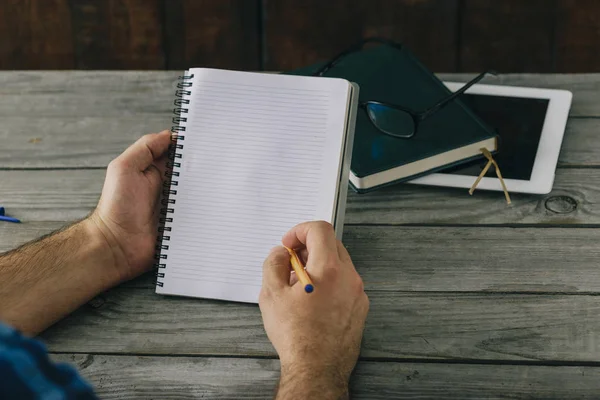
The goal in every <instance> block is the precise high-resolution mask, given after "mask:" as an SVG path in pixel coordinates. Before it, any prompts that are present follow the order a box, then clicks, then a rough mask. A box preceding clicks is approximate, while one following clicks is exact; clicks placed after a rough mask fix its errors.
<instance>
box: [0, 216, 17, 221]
mask: <svg viewBox="0 0 600 400" xmlns="http://www.w3.org/2000/svg"><path fill="white" fill-rule="evenodd" d="M0 221H6V222H16V223H19V222H21V221H19V220H18V219H16V218H13V217H7V216H4V215H0Z"/></svg>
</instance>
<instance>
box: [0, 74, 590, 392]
mask: <svg viewBox="0 0 600 400" xmlns="http://www.w3.org/2000/svg"><path fill="white" fill-rule="evenodd" d="M178 75H179V73H177V72H136V71H128V72H98V71H87V72H83V71H60V72H49V71H42V72H30V71H28V72H20V71H14V72H0V118H1V120H2V124H1V125H0V143H2V145H1V148H2V151H0V204H2V205H3V206H5V207H6V208H7V210H9V211H10V214H11V215H12V216H15V217H18V218H21V219H22V220H23V221H24V223H23V224H20V225H16V224H6V223H5V224H0V251H6V250H9V249H11V248H13V247H15V246H17V245H19V244H21V243H24V242H26V241H28V240H31V239H34V238H36V237H38V236H40V235H42V234H45V233H48V232H51V231H52V230H54V229H57V228H59V227H61V226H63V225H65V224H67V223H69V222H71V221H74V220H77V219H79V218H82V217H84V216H85V215H86V214H87V213H89V212H90V211H91V210H92V208H93V207H94V206H95V204H96V202H97V200H98V198H99V194H100V190H101V187H102V183H103V179H104V174H105V169H106V166H107V164H108V163H109V161H110V160H111V159H112V158H114V157H116V156H117V155H118V154H119V153H120V152H121V151H123V150H124V149H125V148H126V147H127V146H128V145H129V144H130V143H132V142H133V141H134V140H135V139H136V138H138V137H139V136H141V135H142V134H144V133H147V132H156V131H159V130H162V129H165V128H168V127H169V126H170V118H171V111H172V108H173V106H172V101H173V95H174V90H175V84H176V78H177V76H178ZM470 76H471V75H460V74H444V75H442V78H444V79H447V80H455V81H465V80H467V79H468V78H469V77H470ZM495 83H497V84H505V85H524V86H535V87H548V88H561V89H568V90H571V91H572V92H573V95H574V98H573V107H572V110H571V115H570V118H569V122H568V125H567V132H566V136H565V140H564V144H563V148H562V151H561V154H560V159H559V166H558V169H557V171H556V181H555V185H554V190H553V191H552V193H550V194H548V195H544V196H537V195H523V194H513V196H512V197H513V204H512V206H507V205H506V203H505V201H504V197H503V195H502V194H501V193H497V192H495V193H485V192H480V191H478V192H476V193H475V195H474V196H473V197H470V196H468V194H467V192H466V190H455V189H441V188H429V187H418V186H413V185H397V186H394V187H389V188H385V189H382V190H380V191H376V192H374V193H369V194H366V195H357V194H354V193H350V195H349V199H348V211H347V217H346V226H345V234H344V243H345V244H346V246H347V247H348V250H349V252H350V254H351V255H352V257H353V259H354V260H355V264H356V267H357V269H358V271H359V273H360V274H361V275H362V276H363V278H364V281H365V287H366V290H367V292H368V294H369V297H370V299H371V311H370V314H369V317H368V319H367V325H366V329H365V335H364V340H363V344H362V350H361V359H360V361H359V363H358V366H357V368H356V371H355V373H354V375H353V379H352V382H351V390H352V393H353V396H354V398H368V399H391V398H402V399H416V398H419V399H438V398H446V399H471V398H486V399H492V398H493V399H495V398H498V399H500V398H502V399H506V398H527V399H533V398H539V399H563V398H578V399H584V398H586V399H587V398H589V399H592V398H600V296H599V294H600V269H599V268H598V267H599V261H600V244H599V243H600V230H599V228H600V74H583V75H536V74H519V75H501V76H499V77H498V78H497V81H496V82H495ZM65 295H68V294H67V293H66V294H65ZM41 339H42V340H44V341H45V342H46V343H47V345H48V348H49V350H50V352H51V353H52V357H53V358H54V359H56V360H61V361H67V362H71V363H73V364H75V365H76V366H77V367H78V368H79V370H80V371H81V373H82V374H83V375H84V376H85V377H86V378H88V379H89V380H90V381H92V382H93V384H94V385H95V387H96V388H97V392H98V394H99V395H100V396H101V397H102V398H105V399H149V398H157V399H158V398H160V399H191V398H200V397H202V398H228V399H230V398H244V399H250V398H251V399H259V398H270V397H271V396H272V394H273V388H274V386H275V384H276V381H277V377H278V360H277V357H276V353H275V351H274V349H273V347H272V346H271V344H270V343H269V341H268V340H267V337H266V335H265V333H264V331H263V328H262V322H261V319H260V313H259V310H258V307H257V306H255V305H248V304H236V303H226V302H218V301H210V300H199V299H186V298H173V297H164V296H158V295H156V294H155V293H154V288H153V279H152V277H151V276H150V275H146V276H142V277H140V278H138V279H136V280H134V281H131V282H128V283H126V284H124V285H122V286H120V287H118V288H115V289H113V290H111V291H109V292H107V293H105V294H103V295H102V296H100V297H99V298H97V299H96V300H95V301H94V302H92V303H91V304H88V305H86V306H84V307H82V308H81V309H80V310H78V311H76V312H75V313H74V314H73V315H71V316H69V317H68V318H66V319H65V320H63V321H61V322H59V323H57V324H56V325H55V326H53V327H51V328H50V329H48V330H47V331H46V332H45V333H43V334H42V335H41Z"/></svg>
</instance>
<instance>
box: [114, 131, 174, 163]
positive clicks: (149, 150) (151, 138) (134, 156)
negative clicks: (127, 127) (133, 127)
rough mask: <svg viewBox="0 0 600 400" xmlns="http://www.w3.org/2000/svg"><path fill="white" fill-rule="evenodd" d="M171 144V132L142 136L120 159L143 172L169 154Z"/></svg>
mask: <svg viewBox="0 0 600 400" xmlns="http://www.w3.org/2000/svg"><path fill="white" fill-rule="evenodd" d="M170 143H171V135H170V134H169V131H162V132H160V133H150V134H148V135H144V136H142V137H141V138H140V139H138V141H137V142H135V143H134V144H132V145H131V146H129V148H128V149H127V150H125V151H124V152H123V154H121V155H120V156H119V158H122V159H123V161H125V162H126V163H127V165H131V166H133V167H134V168H135V169H136V170H138V171H140V172H142V171H145V170H146V169H147V168H148V167H150V166H151V165H152V163H153V162H154V161H155V160H158V159H159V158H160V157H161V156H162V155H163V154H165V153H166V152H167V150H168V148H169V144H170Z"/></svg>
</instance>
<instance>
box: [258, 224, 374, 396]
mask: <svg viewBox="0 0 600 400" xmlns="http://www.w3.org/2000/svg"><path fill="white" fill-rule="evenodd" d="M282 242H283V244H284V245H285V246H287V247H290V248H293V249H305V251H304V252H303V256H305V257H306V269H307V271H308V273H309V275H310V276H311V278H312V280H313V282H314V284H315V289H314V292H312V293H310V294H308V293H306V292H305V291H304V289H303V288H302V285H300V284H297V283H296V279H295V276H294V274H290V270H291V266H290V257H289V254H288V252H287V251H286V250H285V249H284V248H283V247H276V248H275V249H273V250H272V251H271V254H269V257H268V258H267V259H266V261H265V264H264V270H263V286H262V291H261V294H260V300H259V301H260V303H259V304H260V310H261V312H262V316H263V320H264V324H265V330H266V331H267V335H268V336H269V339H270V340H271V342H272V343H273V346H275V350H277V353H278V354H279V358H280V360H281V380H280V384H279V390H278V393H277V398H278V399H287V398H320V399H329V398H331V399H339V398H344V397H345V396H347V394H348V380H349V378H350V374H351V372H352V370H353V368H354V366H355V364H356V361H357V359H358V355H359V352H360V342H361V338H362V333H363V328H364V323H365V319H366V316H367V312H368V309H369V300H368V298H367V295H366V294H365V292H364V287H363V282H362V280H361V278H360V276H359V275H358V273H357V272H356V269H355V268H354V265H353V264H352V260H351V259H350V256H349V255H348V252H347V251H346V249H345V248H344V246H343V245H342V243H341V242H339V241H338V240H336V238H335V234H334V231H333V228H332V226H331V225H330V224H328V223H326V222H307V223H304V224H300V225H298V226H296V227H295V228H293V229H292V230H291V231H289V232H288V233H287V234H286V235H285V236H284V237H283V240H282Z"/></svg>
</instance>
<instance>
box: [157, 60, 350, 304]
mask: <svg viewBox="0 0 600 400" xmlns="http://www.w3.org/2000/svg"><path fill="white" fill-rule="evenodd" d="M189 73H191V74H194V79H193V85H192V95H191V96H189V97H188V98H189V100H190V104H189V112H188V115H187V116H188V121H187V123H186V124H185V126H186V132H185V139H184V140H183V141H180V142H179V143H180V144H183V146H184V147H183V149H182V150H180V153H181V155H182V157H181V167H180V168H178V169H177V170H178V171H179V172H180V176H179V178H178V184H177V186H174V187H172V189H176V190H177V195H175V196H172V198H173V199H175V200H176V203H175V205H174V206H173V209H174V213H173V214H170V216H172V217H173V222H172V223H170V224H167V226H169V227H171V232H170V241H168V242H165V243H166V244H168V246H169V249H168V250H164V251H163V253H162V254H164V255H166V256H167V259H166V260H165V264H166V265H167V267H166V269H165V277H164V278H163V279H162V282H163V287H157V292H158V293H163V294H174V295H184V296H194V297H207V298H215V299H223V300H233V301H242V302H254V303H255V302H258V295H259V292H260V286H261V281H262V264H263V261H264V259H265V257H266V256H267V255H268V253H269V251H270V249H271V248H272V247H273V246H276V245H279V244H281V237H282V236H283V234H284V233H285V232H287V231H288V230H289V229H290V228H291V227H293V226H294V225H296V224H297V223H300V222H303V221H309V220H316V219H322V220H326V221H330V222H333V218H334V215H333V214H334V210H335V203H336V199H337V184H338V180H339V173H340V167H341V154H342V147H343V143H344V131H345V119H346V112H347V104H348V98H349V96H350V85H349V84H348V82H346V81H344V80H340V79H325V78H319V79H316V78H307V77H297V76H284V75H274V74H257V73H247V72H237V71H223V70H212V69H192V70H190V71H189Z"/></svg>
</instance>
